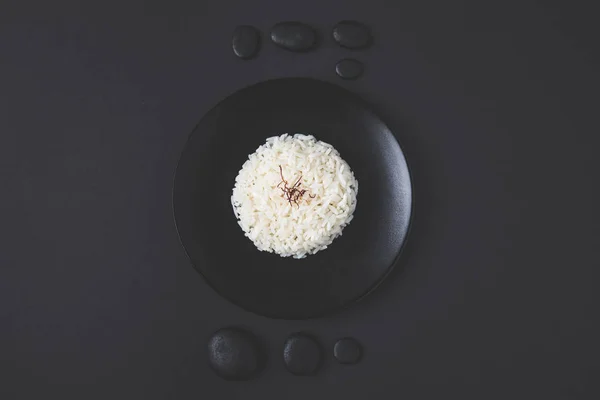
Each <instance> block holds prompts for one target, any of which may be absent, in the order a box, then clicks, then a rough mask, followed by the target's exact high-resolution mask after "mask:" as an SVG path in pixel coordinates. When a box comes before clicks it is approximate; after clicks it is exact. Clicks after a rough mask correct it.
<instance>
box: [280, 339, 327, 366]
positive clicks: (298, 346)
mask: <svg viewBox="0 0 600 400" xmlns="http://www.w3.org/2000/svg"><path fill="white" fill-rule="evenodd" d="M283 361H284V362H285V366H286V368H287V369H288V371H290V372H291V373H292V374H294V375H303V376H306V375H315V374H316V373H317V371H318V370H319V368H320V367H321V363H322V361H323V350H322V349H321V346H320V345H319V343H318V342H317V341H316V340H315V339H314V338H313V337H312V336H309V335H306V334H304V333H294V334H292V335H290V337H288V338H287V340H286V341H285V344H284V346H283Z"/></svg>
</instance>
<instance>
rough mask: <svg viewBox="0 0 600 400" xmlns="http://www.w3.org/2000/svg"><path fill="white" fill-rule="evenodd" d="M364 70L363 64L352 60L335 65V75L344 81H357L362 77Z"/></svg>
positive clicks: (344, 60)
mask: <svg viewBox="0 0 600 400" xmlns="http://www.w3.org/2000/svg"><path fill="white" fill-rule="evenodd" d="M364 69H365V67H364V65H363V63H361V62H360V61H358V60H354V59H352V58H345V59H343V60H340V61H338V63H337V64H336V65H335V73H336V74H338V76H339V77H340V78H342V79H357V78H359V77H360V76H361V75H362V73H363V71H364Z"/></svg>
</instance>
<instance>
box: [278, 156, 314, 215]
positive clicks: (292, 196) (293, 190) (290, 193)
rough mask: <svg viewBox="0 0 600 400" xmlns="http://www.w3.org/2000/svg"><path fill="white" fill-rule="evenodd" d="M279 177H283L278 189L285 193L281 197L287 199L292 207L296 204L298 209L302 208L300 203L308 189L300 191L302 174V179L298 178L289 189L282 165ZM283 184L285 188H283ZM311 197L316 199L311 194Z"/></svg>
mask: <svg viewBox="0 0 600 400" xmlns="http://www.w3.org/2000/svg"><path fill="white" fill-rule="evenodd" d="M279 175H280V176H281V182H279V183H278V184H277V188H279V189H281V191H282V192H283V194H282V195H281V196H282V197H285V199H286V200H287V201H288V202H289V203H290V206H291V205H292V203H295V204H296V206H297V207H300V204H298V201H299V200H301V199H302V196H304V193H306V189H302V190H301V189H298V188H299V187H300V186H301V185H302V182H301V181H302V174H300V178H298V180H297V181H296V183H294V186H292V187H288V181H286V180H285V178H284V177H283V169H282V168H281V165H280V166H279ZM282 184H283V187H281V185H282ZM309 196H310V198H312V199H314V198H315V197H316V196H313V195H311V194H309Z"/></svg>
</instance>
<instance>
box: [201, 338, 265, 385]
mask: <svg viewBox="0 0 600 400" xmlns="http://www.w3.org/2000/svg"><path fill="white" fill-rule="evenodd" d="M208 358H209V364H210V366H211V368H212V369H213V371H215V373H216V374H217V375H219V376H220V377H221V378H223V379H227V380H247V379H250V378H252V377H254V376H255V375H257V374H258V372H260V371H261V370H262V369H263V367H264V364H265V360H266V356H265V353H264V351H263V349H262V347H261V346H260V343H259V341H258V339H257V338H256V336H254V335H253V334H252V333H250V332H247V331H245V330H242V329H238V328H223V329H221V330H219V331H217V332H215V333H214V334H213V335H212V336H211V337H210V339H209V341H208Z"/></svg>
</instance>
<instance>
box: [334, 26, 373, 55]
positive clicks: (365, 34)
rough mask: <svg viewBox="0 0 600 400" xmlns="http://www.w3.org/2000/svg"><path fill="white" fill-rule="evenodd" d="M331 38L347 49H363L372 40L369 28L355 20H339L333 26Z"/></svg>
mask: <svg viewBox="0 0 600 400" xmlns="http://www.w3.org/2000/svg"><path fill="white" fill-rule="evenodd" d="M333 40H335V41H336V42H337V44H339V45H340V46H342V47H346V48H348V49H363V48H366V47H369V45H370V44H371V42H372V37H371V30H370V29H369V28H368V27H367V26H365V25H363V24H361V23H360V22H356V21H341V22H338V23H337V24H336V25H335V27H334V28H333Z"/></svg>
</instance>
